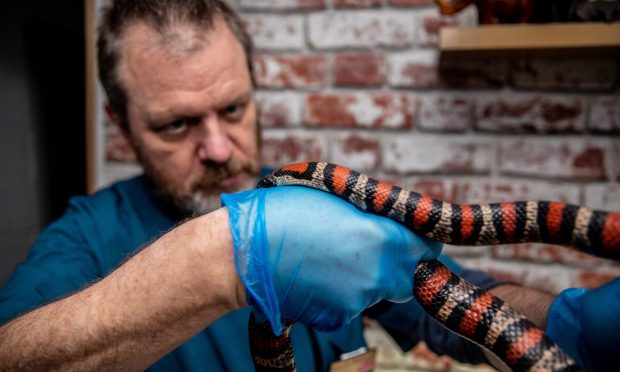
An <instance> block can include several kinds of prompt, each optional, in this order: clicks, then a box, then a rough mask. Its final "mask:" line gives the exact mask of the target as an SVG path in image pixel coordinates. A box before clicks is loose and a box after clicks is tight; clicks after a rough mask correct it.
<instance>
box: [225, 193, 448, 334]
mask: <svg viewBox="0 0 620 372" xmlns="http://www.w3.org/2000/svg"><path fill="white" fill-rule="evenodd" d="M222 201H223V204H224V205H225V206H226V207H228V213H229V219H230V228H231V232H232V236H233V240H234V246H235V264H236V265H237V270H238V272H239V275H240V277H241V279H242V281H243V283H244V285H245V287H246V289H247V294H248V303H250V305H252V306H253V307H254V312H255V314H256V316H257V320H258V321H259V322H263V321H265V320H268V321H269V322H270V324H271V326H272V328H273V330H274V332H275V333H276V334H279V333H280V331H281V330H282V320H283V319H289V320H293V321H295V322H301V323H303V324H306V325H308V326H311V327H313V328H316V329H319V330H325V331H327V330H334V329H337V328H340V327H342V326H344V325H346V324H348V323H349V322H350V321H351V319H353V318H354V317H355V316H357V315H358V314H359V313H360V312H361V311H362V310H364V309H366V308H367V307H369V306H371V305H373V304H375V303H377V302H379V301H381V300H384V299H385V300H390V301H395V302H398V301H407V300H409V299H411V297H412V293H413V292H412V290H413V272H414V268H415V267H416V266H417V264H418V262H419V261H420V260H431V259H435V258H436V257H437V256H438V255H439V253H440V250H441V244H439V243H436V242H432V241H429V240H426V239H424V238H420V237H417V236H415V235H414V234H413V233H411V232H410V231H409V230H408V229H406V228H405V227H403V226H402V225H400V224H399V223H397V222H394V221H392V220H390V219H388V218H386V217H381V216H377V215H373V214H369V213H366V212H363V211H361V210H359V209H358V208H356V207H355V206H354V205H352V204H350V203H348V202H346V201H344V200H342V199H340V198H338V197H336V196H334V195H331V194H328V193H326V192H323V191H318V190H313V189H310V188H306V187H300V186H286V187H276V188H269V189H257V190H251V191H245V192H240V193H236V194H225V195H222Z"/></svg>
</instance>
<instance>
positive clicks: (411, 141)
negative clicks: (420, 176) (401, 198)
mask: <svg viewBox="0 0 620 372" xmlns="http://www.w3.org/2000/svg"><path fill="white" fill-rule="evenodd" d="M492 158H493V144H492V143H491V142H489V141H487V140H481V139H475V138H463V137H454V136H449V137H448V136H433V135H419V136H415V137H403V136H401V137H393V136H390V137H389V138H386V139H385V140H384V142H383V160H384V169H385V170H386V171H391V172H397V173H414V172H452V173H484V172H489V171H490V169H491V160H492Z"/></svg>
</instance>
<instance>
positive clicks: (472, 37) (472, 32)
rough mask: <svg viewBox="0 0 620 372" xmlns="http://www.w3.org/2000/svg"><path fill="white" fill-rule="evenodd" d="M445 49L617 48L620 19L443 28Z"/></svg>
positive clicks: (443, 45) (442, 35) (441, 44)
mask: <svg viewBox="0 0 620 372" xmlns="http://www.w3.org/2000/svg"><path fill="white" fill-rule="evenodd" d="M439 47H440V49H441V51H442V52H474V51H512V50H550V49H601V48H603V49H605V48H611V49H617V48H619V47H620V22H616V23H554V24H537V25H531V24H519V25H488V26H487V25H484V26H478V27H443V28H442V29H441V33H440V38H439Z"/></svg>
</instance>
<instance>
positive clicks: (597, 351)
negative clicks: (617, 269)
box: [547, 278, 620, 371]
mask: <svg viewBox="0 0 620 372" xmlns="http://www.w3.org/2000/svg"><path fill="white" fill-rule="evenodd" d="M547 335H549V337H551V339H553V340H554V341H555V342H556V343H557V344H558V345H559V346H560V347H561V348H562V349H563V350H564V351H566V352H567V353H568V354H569V355H570V356H571V357H573V358H574V359H575V360H576V361H577V362H578V363H579V364H580V365H581V366H582V367H583V368H585V369H586V371H612V370H613V371H617V370H618V367H619V366H620V365H619V364H618V351H619V350H620V278H617V279H615V280H613V281H611V282H610V283H607V284H605V285H604V286H602V287H600V288H597V289H593V290H587V289H583V288H570V289H566V290H564V291H562V292H561V293H560V294H559V295H558V297H557V298H556V299H555V300H554V301H553V303H552V304H551V308H550V310H549V315H548V317H547Z"/></svg>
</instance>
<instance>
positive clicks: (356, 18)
mask: <svg viewBox="0 0 620 372" xmlns="http://www.w3.org/2000/svg"><path fill="white" fill-rule="evenodd" d="M308 25H309V40H310V43H311V45H312V46H313V47H315V48H317V49H335V48H371V47H377V46H386V47H404V46H408V45H411V44H412V43H413V42H414V27H413V16H412V15H411V13H407V12H394V11H367V10H363V11H340V12H331V13H313V14H311V15H310V16H309V18H308Z"/></svg>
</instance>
